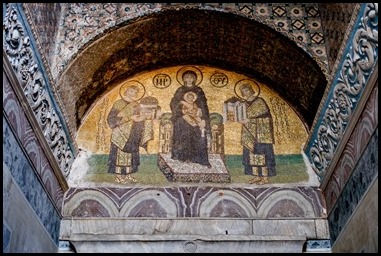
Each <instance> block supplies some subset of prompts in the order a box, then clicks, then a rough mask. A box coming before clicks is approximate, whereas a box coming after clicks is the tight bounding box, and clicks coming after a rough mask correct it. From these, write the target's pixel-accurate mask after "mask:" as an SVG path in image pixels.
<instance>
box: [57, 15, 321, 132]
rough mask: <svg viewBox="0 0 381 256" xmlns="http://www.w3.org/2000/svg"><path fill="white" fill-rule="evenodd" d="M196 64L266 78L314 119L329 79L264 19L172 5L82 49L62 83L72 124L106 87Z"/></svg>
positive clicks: (308, 119) (77, 123)
mask: <svg viewBox="0 0 381 256" xmlns="http://www.w3.org/2000/svg"><path fill="white" fill-rule="evenodd" d="M188 64H197V65H206V66H214V67H218V68H223V69H228V70H231V71H235V72H238V73H241V74H244V75H246V76H249V77H252V78H254V79H257V80H258V81H260V82H262V83H266V84H267V85H269V86H270V87H271V88H272V89H273V90H274V91H275V92H277V93H278V94H279V95H280V96H281V97H283V99H285V100H286V101H287V102H288V103H289V104H290V105H292V106H293V107H294V109H295V110H296V111H297V113H299V115H300V116H301V118H302V119H303V120H304V122H305V123H306V124H307V126H308V127H311V125H312V123H313V119H314V117H315V114H316V111H317V109H318V106H319V103H320V101H321V99H322V96H323V92H324V90H325V87H326V85H327V81H326V79H325V76H324V74H323V72H322V71H321V69H320V68H319V66H318V65H317V63H316V62H315V61H314V60H313V59H312V58H311V57H310V56H309V55H308V54H307V53H306V52H305V51H303V50H302V49H301V48H300V47H298V46H297V45H296V43H295V42H293V41H291V40H290V39H288V38H287V37H285V36H283V35H282V34H280V33H278V32H276V31H275V30H274V29H271V28H270V27H268V26H266V25H264V24H261V23H259V22H256V21H254V20H250V19H248V18H245V17H242V16H238V15H234V14H229V13H222V12H216V11H205V10H197V9H188V10H187V9H184V10H179V11H175V10H167V11H162V12H160V13H157V14H151V15H149V16H146V17H143V18H140V19H136V20H134V21H130V22H128V23H127V24H125V25H121V26H119V27H118V28H114V29H112V30H110V31H106V32H105V33H104V34H102V35H101V36H99V37H98V38H97V40H95V41H94V42H93V43H92V44H90V45H88V46H87V47H86V48H85V49H83V51H82V52H80V53H79V54H78V55H77V57H76V58H75V59H74V61H73V62H72V63H71V65H70V66H69V67H68V68H67V70H66V71H65V72H64V73H63V74H62V76H61V79H60V80H59V82H58V86H57V88H58V93H59V94H60V95H61V98H62V100H63V103H64V105H65V106H66V112H67V116H68V121H69V125H70V126H71V127H75V129H74V130H77V129H78V127H79V126H80V124H81V122H82V120H83V117H84V116H85V114H86V112H87V111H88V110H89V109H90V107H91V106H92V104H93V103H94V102H96V100H97V99H98V98H99V97H100V96H101V95H103V94H104V93H105V92H108V91H110V90H111V89H112V88H114V87H115V86H116V85H118V84H119V83H120V82H121V81H123V80H125V79H127V78H129V77H131V76H133V75H134V74H138V73H141V72H144V71H147V70H153V69H157V68H163V67H169V66H176V65H188Z"/></svg>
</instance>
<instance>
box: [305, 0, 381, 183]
mask: <svg viewBox="0 0 381 256" xmlns="http://www.w3.org/2000/svg"><path fill="white" fill-rule="evenodd" d="M349 38H350V39H349V40H348V44H347V46H346V48H345V51H344V54H343V57H342V60H341V62H340V63H341V64H340V67H341V68H339V71H338V72H337V74H336V77H335V79H334V80H333V83H332V86H331V89H330V92H329V93H328V97H327V99H326V101H325V104H324V107H323V110H322V111H321V112H320V116H319V118H318V120H317V124H319V125H318V126H316V127H315V128H314V130H313V131H312V135H311V137H310V140H309V143H308V144H307V145H306V148H305V152H306V155H307V156H308V158H309V161H310V163H311V165H312V168H313V170H314V171H315V172H316V173H317V175H318V177H319V180H320V181H322V180H323V178H324V176H325V174H326V170H327V169H328V167H329V165H330V162H331V160H332V158H333V156H334V154H335V151H336V149H337V147H338V145H339V144H340V140H341V139H342V137H343V134H344V133H345V129H346V127H347V125H348V123H349V120H350V119H351V117H352V113H353V112H354V110H355V108H356V106H357V103H358V101H359V98H360V97H361V95H362V93H363V91H364V88H365V86H366V85H367V83H368V81H369V78H370V76H371V75H372V73H373V72H374V69H375V67H376V66H377V65H376V64H377V63H378V8H377V4H370V3H368V4H362V5H361V9H360V12H359V15H358V17H357V20H356V24H355V27H354V29H353V30H352V32H351V35H350V37H349Z"/></svg>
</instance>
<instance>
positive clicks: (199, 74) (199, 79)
mask: <svg viewBox="0 0 381 256" xmlns="http://www.w3.org/2000/svg"><path fill="white" fill-rule="evenodd" d="M188 70H192V71H193V72H195V73H196V75H197V80H196V85H199V84H200V83H201V82H202V79H203V75H202V72H201V70H199V69H198V68H196V67H194V66H185V67H182V68H180V69H179V71H177V75H176V79H177V82H179V84H181V85H184V82H183V73H184V72H185V71H188Z"/></svg>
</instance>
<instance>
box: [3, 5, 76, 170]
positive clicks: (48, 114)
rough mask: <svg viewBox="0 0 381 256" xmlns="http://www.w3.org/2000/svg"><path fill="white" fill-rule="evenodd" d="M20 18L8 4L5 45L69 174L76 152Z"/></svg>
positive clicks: (24, 87)
mask: <svg viewBox="0 0 381 256" xmlns="http://www.w3.org/2000/svg"><path fill="white" fill-rule="evenodd" d="M19 18H20V17H19V14H18V10H17V8H16V6H15V4H7V7H6V14H5V16H4V23H3V38H4V40H3V42H4V43H3V47H4V49H5V52H6V54H7V56H8V59H9V61H10V63H11V65H12V68H13V70H14V71H15V74H16V76H17V78H18V80H19V82H20V84H21V86H22V88H23V91H24V95H25V97H26V99H27V101H28V103H29V106H30V107H31V109H32V110H33V112H34V116H35V118H36V120H37V122H38V123H39V125H40V128H41V130H42V133H43V135H44V137H45V139H46V141H47V142H48V145H49V146H50V149H51V150H52V152H53V154H54V157H55V159H56V161H57V163H58V164H59V166H60V167H61V172H62V173H63V175H64V176H65V177H67V176H68V175H69V172H70V167H71V164H72V163H73V160H74V158H73V152H72V149H71V147H70V145H69V142H68V140H67V137H66V133H65V131H64V130H63V127H62V124H61V122H60V119H59V118H58V116H57V113H56V111H55V109H54V108H53V106H54V105H53V104H52V101H51V98H50V96H49V92H48V89H47V84H46V80H45V77H44V75H43V73H42V72H41V64H40V63H39V62H38V60H37V58H36V56H35V55H34V51H33V49H32V48H31V45H30V37H29V36H28V35H27V31H26V29H25V28H24V26H23V23H22V22H21V21H20V20H19Z"/></svg>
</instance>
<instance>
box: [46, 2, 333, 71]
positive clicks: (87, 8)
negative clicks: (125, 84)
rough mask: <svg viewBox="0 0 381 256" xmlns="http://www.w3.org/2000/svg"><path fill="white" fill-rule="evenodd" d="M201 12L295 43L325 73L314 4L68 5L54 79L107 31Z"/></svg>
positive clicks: (59, 34)
mask: <svg viewBox="0 0 381 256" xmlns="http://www.w3.org/2000/svg"><path fill="white" fill-rule="evenodd" d="M183 9H200V10H208V11H210V10H213V11H218V12H224V13H231V14H236V15H239V16H243V17H246V18H248V19H251V20H255V21H258V22H260V23H262V24H265V25H267V26H269V27H271V28H272V29H274V30H276V31H277V32H279V33H281V34H283V35H284V36H286V37H288V38H289V39H291V40H292V41H294V42H295V43H296V44H297V45H298V46H299V47H300V48H302V49H303V50H304V51H305V52H306V53H307V54H308V55H310V56H311V58H313V59H314V60H315V61H316V62H317V64H318V65H319V66H320V68H321V70H322V72H323V73H324V74H325V75H327V73H328V59H327V53H326V49H325V46H324V44H325V40H324V33H323V30H322V26H321V20H320V13H319V10H318V6H317V4H316V3H67V4H65V5H64V6H63V7H62V13H63V16H62V20H61V22H60V27H61V29H60V31H59V33H58V39H57V44H58V47H57V52H56V53H55V59H54V60H53V64H52V67H51V70H52V75H53V77H54V78H57V77H58V76H59V75H60V74H62V73H63V71H64V70H66V68H67V66H68V65H69V64H70V62H71V61H72V60H73V59H74V58H75V57H76V55H77V54H79V52H80V50H81V49H84V48H85V47H86V45H89V44H90V43H91V42H92V41H94V40H95V38H99V37H100V36H102V35H103V34H105V33H106V31H109V30H110V29H112V28H116V27H119V26H122V25H123V24H126V23H128V22H130V21H132V20H136V19H138V18H141V17H144V16H147V15H150V14H153V13H159V12H164V11H166V10H183Z"/></svg>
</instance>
